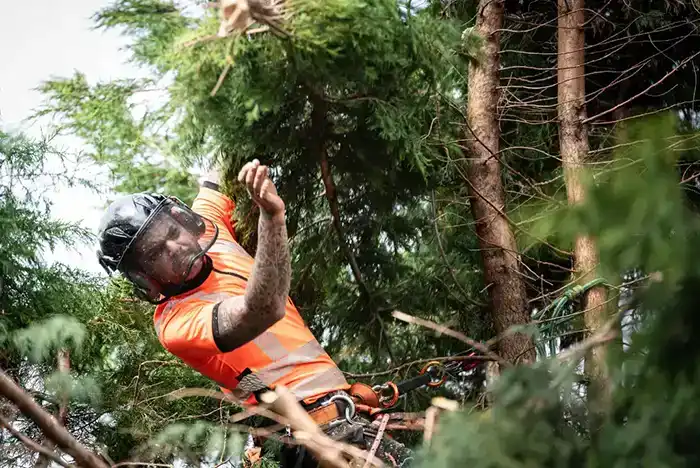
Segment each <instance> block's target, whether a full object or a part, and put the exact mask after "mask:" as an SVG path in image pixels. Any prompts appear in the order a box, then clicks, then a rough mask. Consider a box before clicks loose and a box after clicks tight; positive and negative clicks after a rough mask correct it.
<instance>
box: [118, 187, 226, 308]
mask: <svg viewBox="0 0 700 468" xmlns="http://www.w3.org/2000/svg"><path fill="white" fill-rule="evenodd" d="M207 227H210V229H207ZM207 231H209V232H213V233H214V235H213V236H211V237H210V238H204V234H205V232H207ZM217 237H218V228H217V227H216V225H215V224H214V223H212V222H211V221H209V220H208V219H206V218H204V217H202V216H200V215H198V214H197V213H195V212H194V211H192V210H191V209H190V208H189V207H188V206H187V205H185V204H184V203H182V202H181V201H180V200H178V199H177V198H174V197H169V198H166V199H165V200H164V201H163V202H161V203H160V204H159V205H158V206H157V207H156V208H155V209H154V210H153V213H151V215H150V216H149V217H148V219H147V220H146V221H145V222H144V224H143V226H141V228H140V229H139V231H138V232H137V233H136V236H134V239H133V240H132V241H131V243H130V244H129V246H128V247H127V248H126V251H125V252H124V256H123V257H122V261H121V262H120V265H119V267H120V270H121V271H123V272H124V274H125V275H126V276H127V277H128V279H130V280H131V281H132V282H133V283H134V284H135V285H136V286H137V289H138V290H139V291H138V292H139V293H140V295H141V296H142V297H143V298H144V299H146V300H148V301H150V302H156V301H157V302H163V301H164V300H165V299H167V298H168V297H170V296H173V295H177V294H179V293H181V292H184V291H186V290H188V289H189V288H188V287H187V286H188V283H189V282H191V281H192V280H193V277H196V276H197V273H199V271H201V269H203V268H205V262H204V259H203V258H202V257H204V255H205V254H206V253H207V251H208V250H209V249H210V248H211V246H212V245H214V242H216V238H217ZM200 259H201V260H200ZM198 260H200V261H199V267H198V268H197V269H196V270H194V269H193V267H194V266H195V265H196V264H197V261H198ZM161 296H162V298H161V299H160V300H159V297H161Z"/></svg>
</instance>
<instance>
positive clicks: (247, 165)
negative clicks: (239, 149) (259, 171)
mask: <svg viewBox="0 0 700 468" xmlns="http://www.w3.org/2000/svg"><path fill="white" fill-rule="evenodd" d="M259 165H260V161H258V160H257V159H253V160H252V161H250V162H247V163H245V165H244V166H243V167H242V168H241V170H240V172H239V173H238V182H243V181H244V180H245V179H246V176H247V175H248V173H249V172H250V170H251V169H252V168H253V167H256V166H259Z"/></svg>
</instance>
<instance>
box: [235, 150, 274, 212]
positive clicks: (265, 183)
mask: <svg viewBox="0 0 700 468" xmlns="http://www.w3.org/2000/svg"><path fill="white" fill-rule="evenodd" d="M268 172H269V170H268V167H267V166H262V165H260V161H258V160H257V159H254V160H253V161H251V162H248V163H246V164H245V165H244V166H243V168H242V169H241V171H240V172H239V173H238V181H239V182H243V183H245V186H246V189H247V190H248V193H249V194H250V196H251V198H252V199H253V201H254V202H255V204H257V205H258V206H259V207H260V210H261V211H262V212H263V213H264V214H266V215H267V216H268V217H270V218H274V217H283V216H284V202H283V201H282V199H281V198H280V197H279V195H278V194H277V188H276V187H275V184H273V183H272V181H271V180H270V178H269V177H268Z"/></svg>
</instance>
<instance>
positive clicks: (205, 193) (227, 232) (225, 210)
mask: <svg viewBox="0 0 700 468" xmlns="http://www.w3.org/2000/svg"><path fill="white" fill-rule="evenodd" d="M235 208H236V204H235V203H234V201H233V200H231V199H230V198H229V197H227V196H226V195H224V194H223V193H221V192H219V191H217V190H214V189H212V188H210V187H207V186H202V187H200V188H199V193H198V194H197V197H196V198H195V199H194V202H193V203H192V211H194V212H195V213H198V214H200V215H202V216H204V217H205V218H207V219H209V220H210V221H212V222H213V223H214V224H216V225H217V227H218V228H219V238H220V239H225V240H228V241H235V240H236V234H235V231H234V228H235V223H233V221H232V220H231V218H232V216H233V210H235ZM207 231H209V226H207ZM209 234H212V233H209V232H207V233H206V235H209Z"/></svg>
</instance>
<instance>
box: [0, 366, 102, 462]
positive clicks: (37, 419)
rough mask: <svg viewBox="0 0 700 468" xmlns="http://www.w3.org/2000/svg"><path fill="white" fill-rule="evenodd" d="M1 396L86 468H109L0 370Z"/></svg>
mask: <svg viewBox="0 0 700 468" xmlns="http://www.w3.org/2000/svg"><path fill="white" fill-rule="evenodd" d="M0 395H2V396H4V397H5V398H7V399H8V400H10V401H11V402H12V403H14V405H15V406H17V408H19V410H20V411H21V412H22V413H23V414H24V415H25V416H27V417H29V418H30V419H31V420H32V421H34V423H35V424H36V425H37V426H39V429H41V431H42V432H43V433H44V436H45V437H46V438H47V439H50V440H51V441H52V442H53V443H55V444H56V446H58V447H60V448H61V449H62V450H63V451H65V452H66V453H68V454H69V455H70V456H72V457H73V458H74V459H75V460H76V461H77V462H78V464H79V465H80V466H82V467H85V468H107V465H106V464H105V463H104V462H103V461H102V460H100V459H99V458H98V457H97V455H95V454H94V453H92V452H90V451H89V450H88V449H87V448H86V447H85V446H83V445H82V444H81V443H80V442H78V441H77V440H76V439H75V438H74V437H73V436H72V435H71V434H70V433H69V432H68V431H67V430H66V429H65V428H64V427H63V426H61V425H60V424H59V423H58V421H56V419H54V418H53V417H52V416H51V414H49V413H48V412H47V411H46V410H44V409H43V408H42V407H41V406H39V405H38V404H37V403H36V402H35V401H34V400H33V399H32V398H31V397H30V396H29V394H28V393H27V392H25V391H24V390H23V389H22V388H20V387H19V386H18V385H17V384H16V383H15V382H13V381H12V379H10V377H8V376H7V374H5V372H4V371H2V370H0Z"/></svg>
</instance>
